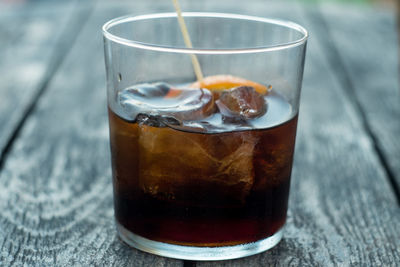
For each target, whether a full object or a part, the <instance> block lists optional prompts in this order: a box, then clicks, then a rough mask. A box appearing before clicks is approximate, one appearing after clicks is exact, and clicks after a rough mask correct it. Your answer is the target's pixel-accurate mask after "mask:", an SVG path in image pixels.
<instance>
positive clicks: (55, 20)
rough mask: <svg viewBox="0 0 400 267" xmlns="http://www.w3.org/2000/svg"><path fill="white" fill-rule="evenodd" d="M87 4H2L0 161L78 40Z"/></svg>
mask: <svg viewBox="0 0 400 267" xmlns="http://www.w3.org/2000/svg"><path fill="white" fill-rule="evenodd" d="M86 6H87V4H83V5H82V4H80V5H79V6H78V4H77V3H76V1H65V2H63V3H60V4H57V3H36V4H27V5H26V6H25V5H22V6H16V7H10V6H6V5H2V6H0V9H2V10H3V11H2V12H1V13H0V34H1V35H2V36H1V38H0V40H1V41H0V57H1V61H0V73H1V75H0V85H1V86H0V95H1V98H2V102H1V105H0V125H1V126H2V127H1V128H2V129H1V131H0V165H1V163H2V160H3V155H4V154H5V153H7V150H8V145H9V143H11V142H12V139H13V138H15V136H14V134H15V133H16V132H18V130H17V129H18V127H20V124H21V123H23V121H24V119H25V118H26V116H27V114H28V113H29V112H30V110H31V109H32V107H33V106H34V104H35V102H36V101H37V99H38V98H39V97H40V95H41V94H42V92H43V91H44V90H45V89H46V85H47V82H48V81H49V80H50V79H51V77H52V76H53V74H54V71H55V70H56V69H57V67H58V66H59V64H60V62H61V61H62V59H63V56H64V55H65V53H66V52H67V50H68V49H69V46H70V45H71V44H72V43H73V41H74V39H75V37H76V34H77V32H78V31H79V27H77V26H79V23H80V22H81V21H82V20H84V19H85V13H88V10H86V9H85V7H86Z"/></svg>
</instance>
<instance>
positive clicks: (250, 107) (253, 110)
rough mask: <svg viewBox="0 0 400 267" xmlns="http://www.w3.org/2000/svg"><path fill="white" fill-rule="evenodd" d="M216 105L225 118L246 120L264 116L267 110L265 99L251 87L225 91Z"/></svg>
mask: <svg viewBox="0 0 400 267" xmlns="http://www.w3.org/2000/svg"><path fill="white" fill-rule="evenodd" d="M216 104H217V106H218V109H219V111H220V112H221V114H222V115H224V116H225V117H228V118H238V119H244V120H245V119H250V118H255V117H258V116H260V115H263V114H264V113H265V112H266V108H267V106H266V102H265V99H264V97H263V96H262V95H261V94H259V93H258V92H257V91H256V90H255V89H254V87H251V86H239V87H235V88H232V89H230V90H224V91H223V92H222V93H221V94H220V96H219V99H218V100H217V101H216Z"/></svg>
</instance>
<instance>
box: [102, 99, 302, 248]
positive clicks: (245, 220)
mask: <svg viewBox="0 0 400 267" xmlns="http://www.w3.org/2000/svg"><path fill="white" fill-rule="evenodd" d="M286 105H287V106H288V107H290V105H289V104H287V102H286ZM285 119H286V121H283V122H282V123H281V124H278V125H274V126H272V127H270V128H268V126H266V127H265V128H264V129H254V130H246V131H236V132H224V133H198V132H197V133H196V132H187V131H179V130H175V129H171V128H168V127H160V128H157V127H152V126H146V125H139V124H137V123H134V122H129V121H127V120H124V119H122V118H121V117H119V116H118V115H116V114H115V113H114V112H113V111H112V110H111V109H110V110H109V120H110V140H111V152H112V164H113V182H114V202H115V215H116V218H117V221H118V222H119V223H120V224H121V225H122V226H124V227H125V228H126V229H128V230H129V231H131V232H133V233H135V234H137V235H140V236H142V237H145V238H148V239H151V240H155V241H161V242H167V243H172V244H179V245H192V246H227V245H236V244H241V243H248V242H254V241H257V240H261V239H264V238H267V237H269V236H271V235H273V234H274V233H276V232H277V231H278V230H279V229H280V228H281V227H282V226H283V225H284V223H285V220H286V211H287V203H288V194H289V185H290V174H291V168H292V159H293V151H294V143H295V135H296V125H297V115H296V116H294V117H292V118H290V119H289V120H287V117H285V118H283V119H282V120H285ZM208 158H210V160H209V161H208Z"/></svg>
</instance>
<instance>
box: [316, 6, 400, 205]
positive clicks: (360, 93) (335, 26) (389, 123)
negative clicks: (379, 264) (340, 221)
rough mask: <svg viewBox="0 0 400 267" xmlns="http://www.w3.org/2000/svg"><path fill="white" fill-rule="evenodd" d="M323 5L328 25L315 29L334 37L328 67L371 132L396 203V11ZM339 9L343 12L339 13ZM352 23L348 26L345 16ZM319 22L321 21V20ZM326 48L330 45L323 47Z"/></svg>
mask: <svg viewBox="0 0 400 267" xmlns="http://www.w3.org/2000/svg"><path fill="white" fill-rule="evenodd" d="M339 8H340V7H332V6H330V5H321V8H320V10H321V12H322V13H320V12H318V13H319V14H320V16H321V18H323V20H324V21H325V23H326V25H327V26H328V27H327V28H328V29H321V30H318V33H319V36H320V37H321V38H323V39H324V40H328V39H330V40H332V42H331V44H333V45H335V46H336V47H337V49H336V51H332V50H331V51H326V53H327V56H328V57H329V58H330V59H331V67H332V69H334V70H335V72H336V73H338V74H339V75H340V76H341V77H342V81H341V83H342V85H343V86H344V87H346V88H345V90H346V93H347V95H348V96H349V97H350V98H353V101H354V102H355V105H357V108H358V109H359V112H360V113H361V115H362V116H363V120H364V121H365V127H366V128H367V130H368V131H370V135H371V136H372V137H373V139H374V142H375V143H376V147H377V150H378V152H379V153H382V162H383V164H384V166H386V167H387V168H388V175H390V176H392V177H391V179H393V180H395V181H396V183H397V184H395V186H397V187H396V189H397V194H398V196H397V197H398V199H399V204H400V164H399V159H400V138H399V136H400V87H399V82H400V77H399V56H398V43H397V39H398V38H399V37H398V35H397V32H396V13H395V11H394V10H386V11H384V10H372V9H363V10H362V12H356V10H355V8H354V7H353V8H347V9H339ZM339 11H341V12H339ZM350 16H351V20H352V23H353V25H355V26H357V27H352V28H350V29H349V28H348V23H347V22H346V19H341V18H348V17H350ZM325 23H320V24H319V25H322V26H323V25H324V24H325ZM325 47H328V45H327V46H325Z"/></svg>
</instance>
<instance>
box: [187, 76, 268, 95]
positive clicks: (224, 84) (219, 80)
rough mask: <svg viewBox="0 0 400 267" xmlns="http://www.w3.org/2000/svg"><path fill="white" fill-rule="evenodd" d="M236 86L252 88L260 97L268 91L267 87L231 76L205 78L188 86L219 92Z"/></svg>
mask: <svg viewBox="0 0 400 267" xmlns="http://www.w3.org/2000/svg"><path fill="white" fill-rule="evenodd" d="M238 86H252V87H254V89H255V90H256V91H257V92H258V93H260V94H261V95H265V94H267V93H268V91H269V87H267V86H265V85H262V84H260V83H256V82H253V81H250V80H246V79H244V78H240V77H236V76H232V75H213V76H207V77H205V78H204V79H203V80H202V81H197V82H194V83H192V84H191V85H190V87H191V88H206V89H209V90H211V91H220V90H225V89H230V88H233V87H238Z"/></svg>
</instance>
